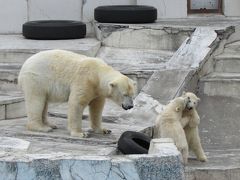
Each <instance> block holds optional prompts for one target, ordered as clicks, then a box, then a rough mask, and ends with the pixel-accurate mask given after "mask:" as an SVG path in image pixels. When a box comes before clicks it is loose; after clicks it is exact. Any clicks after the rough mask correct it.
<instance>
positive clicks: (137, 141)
mask: <svg viewBox="0 0 240 180" xmlns="http://www.w3.org/2000/svg"><path fill="white" fill-rule="evenodd" d="M150 141H151V138H150V137H148V136H146V135H145V134H143V133H139V132H133V131H126V132H124V133H123V134H122V135H121V137H120V138H119V140H118V149H119V150H120V151H121V152H122V153H123V154H147V153H148V149H149V146H150Z"/></svg>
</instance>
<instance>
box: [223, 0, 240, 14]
mask: <svg viewBox="0 0 240 180" xmlns="http://www.w3.org/2000/svg"><path fill="white" fill-rule="evenodd" d="M239 7H240V1H239V0H225V1H223V14H224V15H225V16H240V11H239Z"/></svg>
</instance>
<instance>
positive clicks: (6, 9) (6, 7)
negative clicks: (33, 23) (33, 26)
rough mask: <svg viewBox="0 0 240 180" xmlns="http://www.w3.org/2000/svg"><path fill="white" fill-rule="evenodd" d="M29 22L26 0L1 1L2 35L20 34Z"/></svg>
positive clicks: (0, 31)
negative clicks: (24, 25)
mask: <svg viewBox="0 0 240 180" xmlns="http://www.w3.org/2000/svg"><path fill="white" fill-rule="evenodd" d="M25 21H27V1H26V0H0V33H1V34H3V33H16V32H20V30H21V28H22V24H23V23H24V22H25Z"/></svg>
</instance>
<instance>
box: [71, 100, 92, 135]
mask: <svg viewBox="0 0 240 180" xmlns="http://www.w3.org/2000/svg"><path fill="white" fill-rule="evenodd" d="M78 99H79V98H77V97H75V96H74V97H73V96H70V97H69V102H68V130H69V131H70V133H71V136H74V137H80V138H85V137H87V136H88V134H87V133H84V132H82V115H83V110H84V108H85V107H86V105H83V104H81V103H80V102H81V101H78Z"/></svg>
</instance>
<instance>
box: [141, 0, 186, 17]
mask: <svg viewBox="0 0 240 180" xmlns="http://www.w3.org/2000/svg"><path fill="white" fill-rule="evenodd" d="M137 4H139V5H150V6H154V7H156V8H157V10H158V18H185V17H187V0H137Z"/></svg>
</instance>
